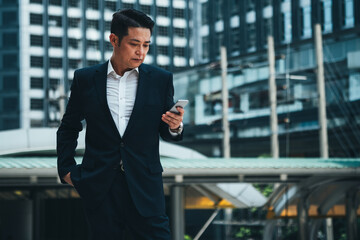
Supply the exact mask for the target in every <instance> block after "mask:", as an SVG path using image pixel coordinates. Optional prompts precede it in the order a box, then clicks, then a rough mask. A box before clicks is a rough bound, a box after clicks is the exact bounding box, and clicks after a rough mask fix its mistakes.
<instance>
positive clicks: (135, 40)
mask: <svg viewBox="0 0 360 240" xmlns="http://www.w3.org/2000/svg"><path fill="white" fill-rule="evenodd" d="M130 41H134V42H141V41H139V40H137V39H135V38H132V39H130ZM145 43H150V41H145Z"/></svg>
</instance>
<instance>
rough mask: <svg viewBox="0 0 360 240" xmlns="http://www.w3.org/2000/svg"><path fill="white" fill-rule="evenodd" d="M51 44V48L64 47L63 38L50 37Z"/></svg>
mask: <svg viewBox="0 0 360 240" xmlns="http://www.w3.org/2000/svg"><path fill="white" fill-rule="evenodd" d="M49 44H50V47H56V48H61V47H62V38H61V37H50V39H49Z"/></svg>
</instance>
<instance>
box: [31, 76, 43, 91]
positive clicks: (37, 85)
mask: <svg viewBox="0 0 360 240" xmlns="http://www.w3.org/2000/svg"><path fill="white" fill-rule="evenodd" d="M30 88H31V89H43V88H44V79H43V78H41V77H31V78H30Z"/></svg>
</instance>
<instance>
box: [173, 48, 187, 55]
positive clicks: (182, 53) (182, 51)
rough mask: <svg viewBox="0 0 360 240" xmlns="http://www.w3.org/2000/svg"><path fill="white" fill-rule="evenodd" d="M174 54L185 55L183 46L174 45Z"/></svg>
mask: <svg viewBox="0 0 360 240" xmlns="http://www.w3.org/2000/svg"><path fill="white" fill-rule="evenodd" d="M175 56H180V57H185V48H182V47H175Z"/></svg>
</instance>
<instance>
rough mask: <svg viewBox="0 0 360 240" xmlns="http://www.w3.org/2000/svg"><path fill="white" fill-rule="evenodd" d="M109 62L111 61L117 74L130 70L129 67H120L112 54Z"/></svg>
mask: <svg viewBox="0 0 360 240" xmlns="http://www.w3.org/2000/svg"><path fill="white" fill-rule="evenodd" d="M110 62H111V65H112V67H113V69H114V71H115V72H116V74H118V75H119V76H124V73H125V72H127V71H130V70H131V68H122V67H121V66H120V64H118V63H117V62H116V61H115V58H114V56H112V57H111V58H110Z"/></svg>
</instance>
